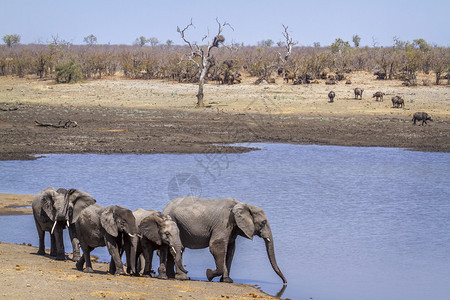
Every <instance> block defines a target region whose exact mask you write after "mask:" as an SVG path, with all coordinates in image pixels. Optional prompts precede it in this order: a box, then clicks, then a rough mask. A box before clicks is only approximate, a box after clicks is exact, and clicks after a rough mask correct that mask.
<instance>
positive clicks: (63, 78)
mask: <svg viewBox="0 0 450 300" xmlns="http://www.w3.org/2000/svg"><path fill="white" fill-rule="evenodd" d="M55 71H56V83H70V82H77V81H79V80H80V79H81V68H80V67H79V66H78V65H76V64H75V63H74V62H73V61H71V62H68V63H62V64H59V65H57V66H56V67H55Z"/></svg>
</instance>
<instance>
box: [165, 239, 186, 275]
mask: <svg viewBox="0 0 450 300" xmlns="http://www.w3.org/2000/svg"><path fill="white" fill-rule="evenodd" d="M169 247H170V253H171V254H172V256H173V259H174V260H175V265H176V267H177V268H178V269H179V270H180V271H182V272H183V273H186V274H187V272H188V271H186V269H185V268H184V267H183V257H182V255H181V254H182V250H181V249H182V248H181V245H178V246H175V247H174V246H169Z"/></svg>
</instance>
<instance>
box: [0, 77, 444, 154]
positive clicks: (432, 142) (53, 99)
mask: <svg viewBox="0 0 450 300" xmlns="http://www.w3.org/2000/svg"><path fill="white" fill-rule="evenodd" d="M348 76H349V78H350V79H351V81H352V82H353V83H352V84H351V85H346V84H345V83H344V82H342V81H341V82H339V83H338V84H337V85H334V86H330V85H325V84H324V81H323V80H320V81H319V83H318V84H309V85H292V84H291V83H289V84H287V83H285V82H283V80H282V78H277V83H276V84H266V85H255V84H253V82H254V80H255V78H251V77H249V78H245V79H244V81H243V83H242V84H237V85H218V84H216V83H214V82H211V83H209V84H207V85H206V86H205V101H206V104H207V106H208V107H207V108H204V109H195V108H194V106H195V103H196V97H195V95H196V92H197V85H195V84H180V83H176V82H172V81H163V80H127V79H124V78H121V77H119V76H117V77H112V78H106V79H102V80H96V81H87V82H83V83H76V84H58V85H56V84H54V83H53V82H52V81H40V80H37V79H36V78H27V79H19V78H11V77H0V91H1V92H0V142H1V143H0V159H25V158H27V157H28V155H30V154H45V153H193V152H196V153H206V152H242V151H246V150H245V149H243V148H237V149H236V148H229V147H223V146H214V144H225V143H237V142H283V143H296V144H319V145H344V146H383V147H402V148H414V149H416V150H423V151H440V152H449V151H450V130H449V129H450V126H449V125H450V88H449V87H450V86H448V85H440V86H434V85H431V86H422V85H421V86H416V87H405V86H402V85H401V82H400V81H397V80H393V81H388V80H382V81H380V80H375V79H374V76H373V75H371V74H368V73H352V74H349V75H348ZM425 78H428V79H429V80H430V81H432V75H428V76H425V75H421V76H419V79H418V82H419V83H421V82H422V80H423V79H425ZM355 87H361V88H364V89H365V91H364V93H363V99H362V100H355V99H354V94H353V89H354V88H355ZM330 90H334V91H335V93H336V98H335V102H334V103H328V97H327V94H328V92H329V91H330ZM376 91H382V92H384V93H385V94H386V95H385V97H384V99H385V101H383V102H381V101H375V99H374V98H372V95H373V93H375V92H376ZM394 95H400V96H402V97H403V98H404V99H405V102H406V105H405V108H393V107H392V103H391V100H390V99H391V98H392V97H393V96H394ZM417 111H425V112H427V113H429V114H432V115H433V118H434V120H435V121H434V122H429V124H428V125H427V126H423V127H422V126H413V125H412V122H411V118H412V114H413V113H415V112H417ZM62 120H72V121H76V122H77V124H78V126H77V127H74V128H67V129H61V128H59V129H58V128H49V127H39V126H35V123H34V122H35V121H38V122H41V123H52V124H58V122H59V121H62Z"/></svg>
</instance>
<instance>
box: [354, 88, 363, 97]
mask: <svg viewBox="0 0 450 300" xmlns="http://www.w3.org/2000/svg"><path fill="white" fill-rule="evenodd" d="M354 92H355V99H358V97H359V99H361V100H362V94H363V92H364V89H361V88H355V89H354Z"/></svg>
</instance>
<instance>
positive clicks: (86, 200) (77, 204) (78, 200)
mask: <svg viewBox="0 0 450 300" xmlns="http://www.w3.org/2000/svg"><path fill="white" fill-rule="evenodd" d="M65 201H67V202H68V203H69V206H70V207H72V209H71V213H70V223H75V222H76V221H77V220H78V217H79V216H80V213H81V212H82V211H83V209H85V208H86V207H88V206H90V205H92V204H95V202H96V201H95V199H94V198H92V196H91V195H89V194H88V193H86V192H83V191H80V190H77V189H70V190H69V191H68V192H67V193H66V200H65Z"/></svg>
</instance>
